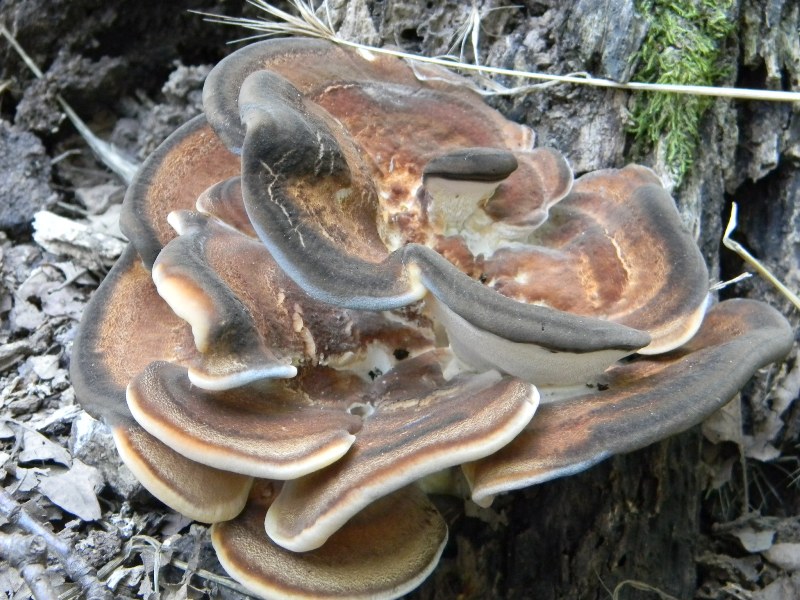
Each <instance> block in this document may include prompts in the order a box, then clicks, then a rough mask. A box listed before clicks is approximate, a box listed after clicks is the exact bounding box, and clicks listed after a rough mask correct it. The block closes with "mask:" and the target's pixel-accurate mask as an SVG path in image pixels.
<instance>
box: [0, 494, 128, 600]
mask: <svg viewBox="0 0 800 600" xmlns="http://www.w3.org/2000/svg"><path fill="white" fill-rule="evenodd" d="M0 514H2V515H3V516H4V517H6V519H8V521H9V522H10V523H11V524H12V525H16V526H18V527H20V528H22V529H24V530H25V531H27V532H28V533H30V534H32V535H34V536H38V537H40V538H42V539H43V540H44V542H45V544H46V546H47V548H48V550H49V551H50V552H52V553H53V554H54V555H55V556H56V557H57V558H58V560H59V561H60V562H61V564H62V565H63V567H64V570H65V571H66V573H67V576H68V577H69V578H70V579H72V580H73V581H74V582H75V583H77V584H78V585H80V586H81V588H83V589H84V590H85V592H86V600H113V596H112V594H111V591H110V590H109V589H108V588H107V587H106V586H105V584H103V583H102V582H101V581H99V580H98V579H97V571H96V570H95V569H94V568H93V567H92V566H90V565H89V564H88V563H87V562H86V561H85V560H83V558H81V557H80V556H79V555H78V554H76V553H75V552H74V551H73V550H72V547H71V546H70V545H69V544H68V543H67V542H65V541H64V540H62V539H61V538H59V537H58V536H57V535H55V534H54V533H53V532H52V531H50V530H49V529H47V528H46V527H45V526H44V525H42V524H41V523H39V521H37V520H36V519H34V518H33V517H32V516H31V515H30V514H29V513H28V512H27V511H26V510H25V509H24V508H22V506H20V504H19V503H18V502H17V501H16V500H14V499H13V498H12V497H11V496H10V495H9V493H8V492H7V491H6V490H5V488H0Z"/></svg>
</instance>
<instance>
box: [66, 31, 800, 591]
mask: <svg viewBox="0 0 800 600" xmlns="http://www.w3.org/2000/svg"><path fill="white" fill-rule="evenodd" d="M204 108H205V113H204V115H201V116H199V117H197V118H195V119H193V120H191V121H190V122H188V123H187V124H186V125H184V126H183V127H181V128H180V129H178V130H177V131H176V132H175V133H174V134H173V135H172V136H171V137H170V138H169V139H167V140H166V141H165V142H164V143H163V144H162V145H161V146H160V147H159V148H158V149H157V150H156V151H155V152H154V153H153V155H152V156H150V157H149V159H148V160H147V161H146V162H145V164H144V165H143V167H142V169H141V171H140V172H139V174H138V176H137V178H136V180H135V181H134V183H133V184H132V185H131V187H130V189H129V191H128V194H127V196H126V199H125V204H124V207H123V217H122V227H123V230H124V231H125V233H126V235H127V236H128V237H129V239H130V240H131V244H130V245H129V247H128V249H127V250H126V252H125V253H124V255H123V256H122V257H121V258H120V260H119V261H118V263H117V264H116V266H115V267H114V268H113V270H112V271H111V272H110V273H109V275H108V277H107V278H106V279H105V281H104V282H103V284H102V285H101V287H100V289H99V290H98V291H97V293H96V294H95V296H94V297H93V299H92V302H91V303H90V305H89V307H88V308H87V311H86V314H85V316H84V320H83V323H82V325H81V329H80V334H79V336H78V338H77V340H76V342H75V348H74V354H73V361H72V378H73V382H74V384H75V388H76V391H77V393H78V397H79V400H80V402H81V403H82V405H83V406H84V408H85V409H86V410H87V411H89V412H90V413H91V414H93V415H95V416H96V417H98V418H102V419H104V420H105V421H106V422H107V423H108V424H109V425H110V427H111V428H112V431H113V435H114V439H115V442H116V444H117V447H118V449H119V453H120V455H121V456H122V459H123V460H124V462H125V463H126V464H127V465H128V466H129V467H130V468H131V470H132V471H133V472H134V474H135V475H136V476H137V477H138V478H139V480H140V481H141V482H142V484H143V485H144V486H145V487H146V488H147V489H148V490H150V491H151V492H152V493H153V494H154V495H155V496H156V497H158V498H159V499H160V500H162V501H163V502H164V503H166V504H167V505H169V506H171V507H172V508H174V509H175V510H177V511H179V512H181V513H183V514H185V515H188V516H189V517H192V518H194V519H197V520H200V521H204V522H208V523H214V526H213V530H212V540H213V543H214V546H215V548H216V550H217V553H218V556H219V559H220V561H221V563H222V564H223V566H224V567H225V569H226V570H227V571H228V572H229V573H230V574H231V575H232V576H233V577H235V578H236V579H238V580H240V581H241V582H242V583H243V584H244V585H245V586H247V587H248V588H250V589H252V590H253V591H254V592H255V593H257V594H259V595H261V596H263V597H265V598H288V597H292V598H323V597H329V598H338V597H356V598H394V597H397V596H400V595H402V594H404V593H406V592H408V591H409V590H411V589H413V588H414V587H415V586H417V585H418V584H419V583H420V582H421V581H422V580H423V579H424V578H425V577H427V575H428V574H429V573H430V572H431V571H432V569H433V568H434V567H435V565H436V563H437V561H438V559H439V556H440V554H441V552H442V549H443V547H444V544H445V542H446V539H447V528H446V526H445V524H444V521H443V519H442V517H441V516H440V515H439V514H438V513H437V511H436V509H435V508H434V507H433V505H432V504H431V502H430V501H429V500H428V498H427V496H426V495H425V493H423V491H422V490H421V487H420V486H418V485H416V484H417V482H419V481H420V480H423V479H425V478H427V477H429V476H435V475H436V474H437V473H441V472H442V471H446V470H448V469H450V470H455V469H460V472H463V475H464V479H465V481H466V482H467V484H468V486H469V490H470V494H471V497H472V500H474V501H475V502H477V503H478V504H481V505H484V506H486V505H488V504H490V503H491V501H492V498H493V497H494V496H495V495H497V494H499V493H502V492H506V491H509V490H514V489H518V488H521V487H524V486H528V485H532V484H535V483H540V482H543V481H547V480H549V479H552V478H555V477H560V476H564V475H568V474H571V473H575V472H577V471H580V470H582V469H585V468H587V467H589V466H591V465H593V464H595V463H597V462H598V461H600V460H602V459H604V458H606V457H608V456H609V455H611V454H614V453H619V452H626V451H630V450H633V449H636V448H640V447H642V446H645V445H647V444H649V443H651V442H653V441H655V440H658V439H661V438H664V437H666V436H668V435H671V434H673V433H676V432H679V431H682V430H684V429H686V428H688V427H691V426H692V425H694V424H696V423H698V422H699V421H701V420H702V419H703V418H705V417H706V416H707V415H709V414H710V413H712V412H713V411H715V410H716V409H718V408H719V407H721V406H722V405H723V404H725V403H726V402H727V401H728V400H729V399H730V398H731V397H732V396H733V395H734V394H735V393H736V392H737V391H738V390H739V389H740V387H741V386H742V385H743V384H744V383H745V382H746V381H747V379H748V378H749V377H750V376H751V375H752V373H753V372H754V371H755V370H756V369H758V368H760V367H762V366H764V365H765V364H767V363H769V362H772V361H774V360H777V359H778V358H780V357H781V356H782V355H784V354H785V353H786V352H787V351H788V349H789V346H790V344H791V342H792V333H791V331H790V329H789V326H788V324H787V323H786V321H785V320H784V319H783V318H782V317H781V316H780V315H779V314H777V313H776V312H775V311H774V310H772V309H771V308H769V307H767V306H765V305H763V304H760V303H757V302H752V301H744V300H741V301H728V302H723V303H721V304H718V305H716V306H714V307H713V308H711V309H710V310H707V306H708V272H707V269H706V266H705V264H704V261H703V259H702V256H701V255H700V252H699V250H698V248H697V246H696V244H695V243H694V241H693V239H692V238H691V237H690V236H689V235H688V234H687V233H686V232H685V231H684V230H683V229H682V227H681V223H680V219H679V216H678V212H677V210H676V208H675V205H674V203H673V201H672V199H671V198H670V196H669V195H668V194H667V193H666V192H665V191H664V190H663V188H662V187H661V186H660V184H659V181H658V179H657V178H656V177H655V175H654V174H653V173H652V172H651V171H649V170H648V169H646V168H644V167H640V166H628V167H626V168H624V169H619V170H604V171H598V172H595V173H590V174H587V175H584V176H583V177H580V178H579V179H577V180H575V181H573V176H572V172H571V170H570V168H569V166H568V165H567V163H566V161H565V159H564V158H563V157H562V156H561V155H560V154H558V153H557V152H555V151H553V150H549V149H546V148H533V135H532V133H531V131H530V130H529V129H527V128H525V127H523V126H521V125H518V124H515V123H512V122H510V121H507V120H506V119H504V118H503V117H502V116H501V115H500V114H499V113H497V112H496V111H494V110H492V109H490V108H489V107H487V106H486V105H485V104H484V103H483V102H482V100H481V99H480V97H479V96H478V95H476V94H475V93H473V92H472V91H470V90H469V89H468V88H467V87H465V86H464V85H463V82H462V81H460V80H459V79H457V78H455V77H454V76H452V75H449V74H447V73H444V72H439V71H433V70H430V69H427V68H421V67H418V68H416V70H412V69H411V68H410V67H409V66H408V65H407V64H405V63H404V62H402V61H400V60H398V59H394V58H390V57H385V56H374V55H370V54H367V53H359V52H356V51H351V50H348V49H343V48H341V47H337V46H335V45H332V44H330V43H327V42H323V41H312V40H295V39H287V40H276V41H269V42H263V43H258V44H254V45H252V46H248V47H246V48H243V49H242V50H239V51H238V52H235V53H234V54H233V55H231V56H230V57H228V58H226V59H225V60H223V61H222V62H221V63H220V64H219V65H217V66H216V67H215V68H214V70H213V71H212V72H211V74H210V75H209V77H208V80H207V82H206V85H205V89H204ZM621 359H625V360H621Z"/></svg>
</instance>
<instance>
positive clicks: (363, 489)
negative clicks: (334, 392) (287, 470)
mask: <svg viewBox="0 0 800 600" xmlns="http://www.w3.org/2000/svg"><path fill="white" fill-rule="evenodd" d="M440 355H441V353H437V352H429V353H427V354H424V355H421V356H419V357H417V358H414V359H407V360H406V361H404V362H402V363H400V364H399V365H398V366H397V367H395V369H393V370H392V371H390V372H389V373H387V374H386V375H384V376H382V377H379V378H378V379H376V380H375V381H374V382H373V384H372V385H371V386H370V387H369V388H368V389H367V390H366V391H365V393H364V394H362V399H361V401H360V402H358V403H354V405H353V406H352V408H351V412H353V413H354V414H359V415H361V416H362V418H363V425H362V427H361V429H360V430H359V431H358V432H357V434H356V442H355V443H354V444H353V446H352V447H351V448H350V451H349V452H348V453H347V454H345V455H344V456H343V457H342V458H341V459H340V460H338V461H337V462H335V463H333V464H332V465H330V466H329V467H326V468H324V469H322V470H319V471H316V472H314V473H311V474H310V475H306V476H305V477H301V478H298V479H294V480H291V481H287V482H285V483H284V485H283V488H282V489H281V492H280V494H279V495H278V498H277V499H276V500H275V502H274V503H273V504H272V506H271V507H270V509H269V512H268V513H267V518H266V530H267V533H268V535H269V536H270V538H271V539H272V540H273V541H274V542H276V543H277V544H279V545H280V546H283V547H284V548H287V549H289V550H293V551H296V552H305V551H308V550H313V549H315V548H319V547H320V546H322V545H323V544H324V543H325V542H326V540H327V539H328V538H329V537H330V536H331V535H333V534H334V533H335V532H336V531H337V530H339V529H340V528H341V527H342V526H343V525H344V524H345V523H346V522H348V520H350V519H351V518H352V517H353V516H354V515H356V514H358V513H359V512H360V511H361V510H363V509H364V508H366V507H367V506H368V505H369V504H370V503H372V502H374V501H375V500H377V499H378V498H381V497H383V496H385V495H387V494H389V493H391V492H393V491H395V490H397V489H399V488H401V487H403V486H405V485H408V484H409V483H412V482H414V481H416V480H418V479H420V478H422V477H424V476H426V475H429V474H431V473H435V472H438V471H441V470H442V469H445V468H448V467H451V466H454V465H458V464H460V463H463V462H465V461H469V460H473V458H470V457H477V456H487V455H489V454H491V453H493V452H495V451H497V450H498V449H499V448H501V447H503V446H504V445H506V444H507V443H509V442H510V441H511V440H512V439H514V437H515V436H516V435H517V433H518V432H519V431H521V430H522V428H523V427H525V425H526V424H527V423H528V422H529V421H530V420H531V417H532V416H533V413H534V411H535V410H536V406H537V404H538V393H537V391H536V388H534V387H533V386H531V385H530V384H526V383H524V382H522V381H520V380H517V379H512V378H509V377H505V378H501V377H500V376H499V375H498V374H497V373H484V374H481V375H461V376H457V377H454V378H453V379H451V380H449V381H445V380H444V378H443V376H442V373H441V368H440V366H439V362H438V360H439V359H440Z"/></svg>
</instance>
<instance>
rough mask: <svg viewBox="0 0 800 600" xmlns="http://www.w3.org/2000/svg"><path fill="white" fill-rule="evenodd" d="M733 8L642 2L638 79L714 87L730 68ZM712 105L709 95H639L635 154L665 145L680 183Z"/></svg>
mask: <svg viewBox="0 0 800 600" xmlns="http://www.w3.org/2000/svg"><path fill="white" fill-rule="evenodd" d="M732 6H733V0H638V2H637V10H638V11H639V13H640V14H641V15H643V16H644V17H645V18H646V19H647V20H648V21H649V29H648V32H647V35H646V36H645V39H644V42H643V44H642V48H641V50H640V51H639V53H638V54H637V55H636V58H637V59H638V65H639V66H638V67H637V69H636V71H635V73H634V80H636V81H645V82H652V83H671V84H686V85H706V86H708V85H715V84H716V83H717V82H718V81H719V80H720V79H722V78H723V77H724V76H725V75H726V74H727V69H728V68H729V67H728V66H727V65H726V61H725V57H724V56H723V49H724V45H725V40H726V39H727V38H728V37H729V36H730V35H731V34H732V33H733V31H734V30H735V29H736V22H735V21H734V20H732V19H731V8H732ZM728 64H729V63H728ZM712 102H713V98H710V97H708V96H690V95H683V94H672V93H661V92H657V93H641V94H639V95H638V96H637V98H636V99H635V101H634V104H633V110H632V117H633V123H634V124H633V126H632V127H631V131H632V133H633V134H634V136H635V144H634V152H636V153H638V154H641V153H643V152H645V151H647V150H648V149H651V148H653V147H655V146H656V145H657V144H659V143H660V144H663V151H664V159H665V161H666V164H667V166H668V168H669V169H670V171H671V172H672V176H673V178H674V179H675V182H676V183H680V181H681V180H682V179H683V177H684V175H686V173H687V172H688V170H689V168H690V167H691V165H692V162H693V161H694V157H695V154H696V151H697V145H698V142H699V135H700V133H699V131H700V130H699V128H700V120H701V118H702V117H703V114H704V113H705V112H706V110H708V108H709V106H711V103H712Z"/></svg>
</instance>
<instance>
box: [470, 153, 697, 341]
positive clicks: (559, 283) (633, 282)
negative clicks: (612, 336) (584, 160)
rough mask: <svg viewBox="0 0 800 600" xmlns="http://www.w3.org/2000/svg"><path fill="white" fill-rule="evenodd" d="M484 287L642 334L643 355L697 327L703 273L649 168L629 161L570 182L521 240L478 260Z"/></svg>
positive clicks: (684, 337) (693, 246)
mask: <svg viewBox="0 0 800 600" xmlns="http://www.w3.org/2000/svg"><path fill="white" fill-rule="evenodd" d="M483 268H484V275H485V278H486V282H487V285H489V286H490V287H492V288H493V289H495V290H497V291H499V292H500V293H502V294H504V295H506V296H509V297H511V298H514V299H516V300H519V301H522V302H531V303H536V304H543V305H546V306H550V307H552V308H555V309H559V310H563V311H568V312H570V313H573V314H576V315H584V316H589V317H602V318H605V319H608V320H609V321H611V322H614V323H618V324H621V325H626V326H628V327H631V328H634V329H638V330H640V331H645V332H647V333H649V334H650V335H651V337H652V341H651V342H650V344H649V345H648V346H647V347H646V348H643V349H641V350H640V352H641V353H645V354H656V353H659V352H666V351H668V350H671V349H672V348H676V347H678V346H680V345H681V344H683V343H684V342H685V341H686V340H688V339H689V338H691V336H692V335H693V334H694V333H695V331H697V328H698V327H699V326H700V323H701V321H702V319H703V314H704V313H705V309H706V305H707V297H708V270H707V268H706V265H705V261H704V260H703V257H702V255H701V254H700V250H699V248H698V247H697V244H696V243H695V241H694V240H693V239H692V237H691V236H690V235H689V234H688V233H687V232H686V231H685V230H684V228H683V226H682V224H681V221H680V218H679V215H678V212H677V210H676V208H675V203H674V201H673V200H672V198H670V196H669V194H667V192H666V191H665V190H664V189H663V188H662V187H661V184H660V181H659V180H658V178H657V177H656V176H655V174H654V173H653V172H652V171H650V170H649V169H647V168H645V167H640V166H637V165H630V166H628V167H626V168H624V169H619V170H605V171H597V172H594V173H590V174H588V175H584V176H583V177H581V178H580V179H578V180H577V181H576V182H575V185H574V186H573V188H572V191H571V192H570V194H569V195H568V196H567V197H566V198H564V199H563V200H561V201H560V202H559V203H558V204H556V205H555V206H554V207H553V208H552V209H551V211H550V217H549V219H548V221H547V222H546V223H545V224H544V225H542V226H541V227H540V228H539V229H537V230H536V231H535V233H534V234H533V235H532V238H531V240H530V243H526V244H517V245H514V246H510V247H507V248H501V249H499V250H498V251H497V252H495V253H494V255H493V256H491V257H490V258H487V260H486V261H485V262H484V264H483Z"/></svg>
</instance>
